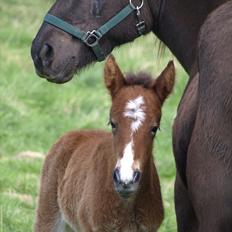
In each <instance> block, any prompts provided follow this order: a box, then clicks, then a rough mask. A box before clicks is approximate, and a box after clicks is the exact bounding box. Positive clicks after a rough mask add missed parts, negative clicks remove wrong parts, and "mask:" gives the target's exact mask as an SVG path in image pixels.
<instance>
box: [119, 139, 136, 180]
mask: <svg viewBox="0 0 232 232" xmlns="http://www.w3.org/2000/svg"><path fill="white" fill-rule="evenodd" d="M133 161H134V151H133V140H132V141H130V142H129V143H128V144H127V145H126V147H125V149H124V152H123V157H122V159H121V160H120V162H119V166H120V169H119V170H120V177H121V180H122V181H123V182H125V183H128V182H130V181H131V180H132V179H133V170H132V164H133Z"/></svg>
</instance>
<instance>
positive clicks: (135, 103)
mask: <svg viewBox="0 0 232 232" xmlns="http://www.w3.org/2000/svg"><path fill="white" fill-rule="evenodd" d="M145 109H146V106H145V101H144V98H143V96H138V97H136V98H134V99H131V100H129V101H128V102H127V103H126V106H125V109H124V112H123V117H125V118H129V119H131V125H130V130H131V131H130V142H129V143H128V144H126V145H125V148H124V151H123V156H122V158H121V159H120V160H118V163H117V167H118V168H119V171H120V175H121V180H122V181H124V182H130V181H131V180H132V179H133V171H134V170H136V169H139V168H140V167H139V162H136V161H135V160H134V140H133V137H134V134H135V133H137V132H138V130H139V128H140V127H141V126H142V125H143V123H144V121H145V117H146V114H145Z"/></svg>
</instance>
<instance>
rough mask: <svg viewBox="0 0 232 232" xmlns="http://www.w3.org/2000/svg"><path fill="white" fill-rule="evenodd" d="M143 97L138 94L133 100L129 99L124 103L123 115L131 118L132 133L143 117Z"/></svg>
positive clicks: (137, 127)
mask: <svg viewBox="0 0 232 232" xmlns="http://www.w3.org/2000/svg"><path fill="white" fill-rule="evenodd" d="M143 105H144V99H143V97H142V96H139V97H137V98H135V99H133V100H130V101H129V102H128V103H127V104H126V108H125V112H124V116H125V117H127V118H130V119H132V123H131V131H132V133H134V132H135V131H137V130H138V129H139V127H140V126H141V125H142V123H143V121H144V119H145V113H144V107H143Z"/></svg>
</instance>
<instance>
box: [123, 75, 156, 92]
mask: <svg viewBox="0 0 232 232" xmlns="http://www.w3.org/2000/svg"><path fill="white" fill-rule="evenodd" d="M153 83H154V79H153V78H152V77H151V76H150V75H149V74H147V73H144V72H140V73H138V74H134V73H127V74H126V76H125V84H126V85H127V86H133V85H140V86H142V87H144V88H146V89H149V88H151V87H152V84H153Z"/></svg>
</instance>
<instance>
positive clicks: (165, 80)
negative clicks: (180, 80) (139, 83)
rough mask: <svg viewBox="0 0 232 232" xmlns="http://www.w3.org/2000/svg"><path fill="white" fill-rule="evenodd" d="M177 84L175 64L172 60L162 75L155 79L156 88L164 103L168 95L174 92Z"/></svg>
mask: <svg viewBox="0 0 232 232" xmlns="http://www.w3.org/2000/svg"><path fill="white" fill-rule="evenodd" d="M174 84H175V66H174V63H173V61H170V62H169V63H168V65H167V67H166V68H165V69H164V70H163V72H162V73H161V74H160V76H159V77H158V78H157V79H156V80H155V83H154V86H153V87H154V89H155V91H156V93H157V95H158V97H159V99H160V101H161V103H162V104H163V102H164V101H165V99H166V98H167V96H168V95H169V94H170V93H171V92H172V89H173V86H174Z"/></svg>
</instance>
